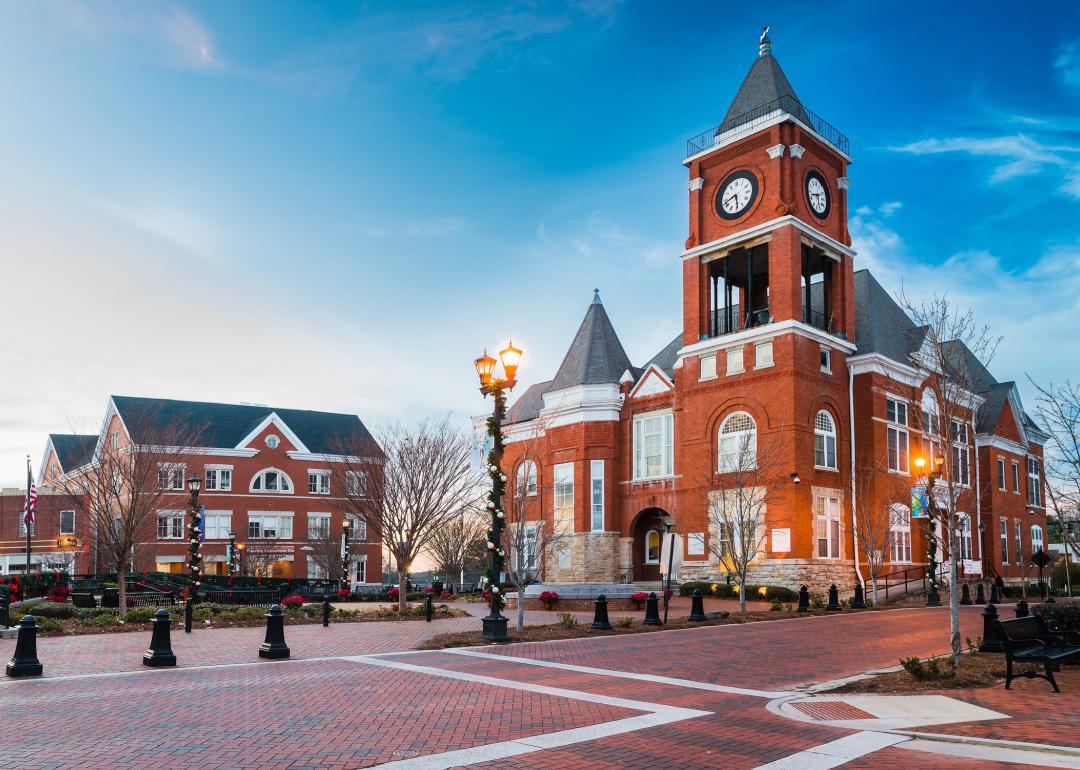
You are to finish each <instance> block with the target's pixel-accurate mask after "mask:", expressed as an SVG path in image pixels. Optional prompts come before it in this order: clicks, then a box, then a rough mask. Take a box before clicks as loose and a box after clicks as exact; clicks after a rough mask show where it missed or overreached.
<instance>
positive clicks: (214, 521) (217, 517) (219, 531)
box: [203, 511, 232, 540]
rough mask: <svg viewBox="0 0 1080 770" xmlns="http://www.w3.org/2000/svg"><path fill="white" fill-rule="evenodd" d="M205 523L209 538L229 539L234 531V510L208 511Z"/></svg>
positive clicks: (204, 518) (207, 537) (205, 514)
mask: <svg viewBox="0 0 1080 770" xmlns="http://www.w3.org/2000/svg"><path fill="white" fill-rule="evenodd" d="M203 524H204V526H205V528H206V529H205V532H206V539H207V540H228V539H229V533H230V532H232V511H206V512H205V513H204V514H203Z"/></svg>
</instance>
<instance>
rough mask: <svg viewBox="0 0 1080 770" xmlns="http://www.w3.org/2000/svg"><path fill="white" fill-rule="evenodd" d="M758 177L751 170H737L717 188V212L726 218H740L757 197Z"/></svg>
mask: <svg viewBox="0 0 1080 770" xmlns="http://www.w3.org/2000/svg"><path fill="white" fill-rule="evenodd" d="M757 191H758V182H757V177H756V176H754V175H753V174H751V173H750V172H749V171H736V172H735V173H734V174H732V175H731V176H729V177H728V178H727V179H725V180H724V181H723V182H721V184H720V187H718V188H717V190H716V213H717V214H719V215H720V216H721V217H723V218H724V219H738V218H739V217H741V216H742V215H743V214H745V213H746V212H747V211H749V210H750V206H751V205H753V203H754V200H755V199H756V198H757Z"/></svg>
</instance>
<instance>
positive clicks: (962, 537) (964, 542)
mask: <svg viewBox="0 0 1080 770" xmlns="http://www.w3.org/2000/svg"><path fill="white" fill-rule="evenodd" d="M956 542H957V543H958V544H959V546H960V558H961V559H965V560H967V561H971V517H970V516H968V515H967V514H966V513H958V514H956Z"/></svg>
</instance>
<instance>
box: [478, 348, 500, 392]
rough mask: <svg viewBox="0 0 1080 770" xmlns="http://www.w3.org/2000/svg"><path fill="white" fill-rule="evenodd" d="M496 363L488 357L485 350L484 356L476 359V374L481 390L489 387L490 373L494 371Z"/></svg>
mask: <svg viewBox="0 0 1080 770" xmlns="http://www.w3.org/2000/svg"><path fill="white" fill-rule="evenodd" d="M496 363H497V362H496V361H495V359H494V358H492V357H491V356H489V355H488V354H487V351H486V350H485V351H484V355H482V356H480V357H479V358H478V359H476V373H477V375H479V377H480V387H481V388H489V387H491V373H492V372H494V371H495V364H496Z"/></svg>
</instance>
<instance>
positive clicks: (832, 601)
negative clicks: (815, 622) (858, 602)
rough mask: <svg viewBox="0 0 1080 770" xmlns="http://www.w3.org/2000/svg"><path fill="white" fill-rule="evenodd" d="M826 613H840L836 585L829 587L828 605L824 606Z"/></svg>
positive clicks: (838, 593)
mask: <svg viewBox="0 0 1080 770" xmlns="http://www.w3.org/2000/svg"><path fill="white" fill-rule="evenodd" d="M825 611H826V612H839V611H840V591H839V590H837V588H836V583H833V584H832V585H831V586H829V603H828V604H827V605H825Z"/></svg>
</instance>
